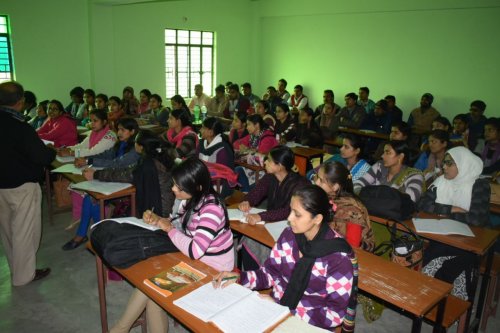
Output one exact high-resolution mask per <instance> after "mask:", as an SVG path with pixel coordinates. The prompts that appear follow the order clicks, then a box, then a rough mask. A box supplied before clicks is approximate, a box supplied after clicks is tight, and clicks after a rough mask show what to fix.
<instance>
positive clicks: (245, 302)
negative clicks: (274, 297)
mask: <svg viewBox="0 0 500 333" xmlns="http://www.w3.org/2000/svg"><path fill="white" fill-rule="evenodd" d="M289 314H290V310H289V309H288V308H287V307H286V306H283V305H279V304H278V303H275V302H273V301H271V300H268V299H262V298H260V296H259V294H258V293H256V292H253V293H252V294H251V295H250V296H248V297H245V298H244V299H242V300H241V301H239V302H238V303H236V304H234V305H232V306H230V307H228V308H226V309H225V310H224V311H222V312H219V313H218V314H217V315H215V316H214V317H213V318H212V320H211V321H212V322H213V323H214V324H215V325H217V327H219V328H220V329H221V330H222V331H223V332H245V333H251V332H255V333H260V332H264V331H265V330H266V329H268V328H269V327H271V326H273V325H274V324H276V323H277V322H278V321H280V320H281V319H283V318H285V317H286V316H287V315H289Z"/></svg>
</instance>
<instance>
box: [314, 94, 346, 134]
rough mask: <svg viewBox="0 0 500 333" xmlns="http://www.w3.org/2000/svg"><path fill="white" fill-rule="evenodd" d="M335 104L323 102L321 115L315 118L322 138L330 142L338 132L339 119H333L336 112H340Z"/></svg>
mask: <svg viewBox="0 0 500 333" xmlns="http://www.w3.org/2000/svg"><path fill="white" fill-rule="evenodd" d="M337 106H338V105H337V104H335V103H331V102H329V101H325V103H324V104H323V107H322V109H321V110H322V111H321V114H320V115H319V116H317V117H316V122H317V123H318V125H319V127H320V129H321V133H322V134H323V138H324V139H325V140H332V139H334V138H335V137H336V136H337V133H338V130H339V119H338V118H337V117H335V115H336V114H337V112H340V107H337Z"/></svg>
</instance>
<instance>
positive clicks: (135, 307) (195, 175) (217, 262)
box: [109, 157, 234, 333]
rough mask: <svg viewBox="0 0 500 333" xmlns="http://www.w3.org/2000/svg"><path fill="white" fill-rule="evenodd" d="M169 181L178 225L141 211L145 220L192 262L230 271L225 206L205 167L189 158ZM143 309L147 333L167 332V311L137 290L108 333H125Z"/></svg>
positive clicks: (230, 245)
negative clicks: (178, 203) (171, 183)
mask: <svg viewBox="0 0 500 333" xmlns="http://www.w3.org/2000/svg"><path fill="white" fill-rule="evenodd" d="M172 178H173V186H172V191H173V192H174V194H175V197H176V198H177V199H178V200H182V202H181V204H180V206H179V211H178V212H177V213H176V215H175V216H176V217H175V218H176V219H178V220H179V221H180V222H179V223H175V225H174V223H173V222H174V221H173V220H172V219H171V218H165V217H161V216H159V215H156V214H153V212H151V211H150V210H147V211H145V212H144V214H143V219H144V221H145V222H146V223H149V224H152V225H156V226H158V227H160V228H161V229H163V230H164V231H165V232H167V233H168V236H169V238H170V239H171V240H172V243H174V245H175V246H176V247H177V248H178V249H179V251H181V252H182V253H183V254H185V255H186V256H189V257H190V258H191V259H199V260H200V261H201V262H203V263H205V264H207V265H208V266H210V267H212V268H214V269H215V270H217V271H231V270H233V268H234V250H233V234H232V233H231V229H230V228H229V218H228V216H227V210H226V206H225V204H224V201H222V200H221V198H220V197H219V195H218V194H217V193H216V192H215V191H214V189H213V188H212V184H211V180H210V174H209V172H208V169H207V167H206V166H205V164H203V162H201V161H200V160H199V159H197V158H194V157H191V158H188V159H186V160H184V161H183V162H182V163H181V164H179V165H178V166H176V167H175V168H174V169H173V170H172ZM163 216H168V215H163ZM144 309H146V319H147V325H148V331H149V332H152V333H160V332H161V333H164V332H167V330H168V318H167V315H166V312H165V311H164V310H163V309H162V308H161V307H160V306H159V305H157V304H156V303H155V302H154V301H153V300H151V299H150V298H148V297H147V296H146V295H145V294H143V293H142V292H141V291H139V290H138V289H136V290H135V291H134V293H133V295H132V297H131V298H130V300H129V302H128V305H127V309H126V310H125V312H124V314H123V315H122V317H121V318H120V320H119V321H118V322H117V323H116V324H115V326H113V328H111V330H110V331H109V332H110V333H128V332H129V330H130V328H131V327H132V324H133V323H134V322H135V320H136V319H137V318H138V317H139V316H140V315H141V314H142V312H143V311H144Z"/></svg>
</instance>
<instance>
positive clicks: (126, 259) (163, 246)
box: [90, 220, 179, 268]
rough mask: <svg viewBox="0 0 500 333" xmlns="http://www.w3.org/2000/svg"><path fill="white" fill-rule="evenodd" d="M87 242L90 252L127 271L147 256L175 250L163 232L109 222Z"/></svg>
mask: <svg viewBox="0 0 500 333" xmlns="http://www.w3.org/2000/svg"><path fill="white" fill-rule="evenodd" d="M90 241H91V243H92V247H93V249H94V251H95V252H96V253H97V254H98V255H99V256H100V257H101V258H102V259H103V260H104V261H106V262H107V263H108V264H109V265H111V266H113V267H117V268H127V267H130V266H132V265H134V264H136V263H138V262H139V261H142V260H144V259H147V258H149V257H154V256H157V255H160V254H164V253H170V252H178V251H179V250H178V249H177V248H176V247H175V245H174V244H173V243H172V241H171V240H170V238H169V237H168V234H167V233H166V232H165V231H163V230H157V231H151V230H148V229H144V228H141V227H137V226H135V225H131V224H126V223H116V222H114V221H113V220H107V221H103V222H101V223H100V224H99V225H97V226H96V227H95V228H94V229H93V231H92V234H91V235H90Z"/></svg>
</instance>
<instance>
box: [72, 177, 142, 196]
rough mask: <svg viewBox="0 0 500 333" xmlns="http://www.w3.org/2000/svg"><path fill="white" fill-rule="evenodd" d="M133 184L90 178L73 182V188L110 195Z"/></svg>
mask: <svg viewBox="0 0 500 333" xmlns="http://www.w3.org/2000/svg"><path fill="white" fill-rule="evenodd" d="M131 186H132V184H129V183H112V182H100V181H98V180H89V181H85V182H81V183H77V184H71V188H75V189H78V190H84V191H93V192H98V193H102V194H104V195H110V194H113V193H116V192H119V191H121V190H124V189H126V188H129V187H131Z"/></svg>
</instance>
